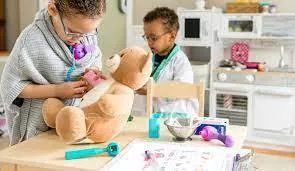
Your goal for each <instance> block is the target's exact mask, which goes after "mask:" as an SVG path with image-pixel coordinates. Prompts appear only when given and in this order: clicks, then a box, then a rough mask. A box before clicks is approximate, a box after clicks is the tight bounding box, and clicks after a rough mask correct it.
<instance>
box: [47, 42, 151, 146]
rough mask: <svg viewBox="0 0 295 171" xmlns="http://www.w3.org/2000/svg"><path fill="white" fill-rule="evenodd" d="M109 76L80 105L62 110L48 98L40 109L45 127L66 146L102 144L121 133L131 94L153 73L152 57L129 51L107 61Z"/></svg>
mask: <svg viewBox="0 0 295 171" xmlns="http://www.w3.org/2000/svg"><path fill="white" fill-rule="evenodd" d="M106 66H107V69H108V70H109V72H110V74H109V75H110V76H108V77H107V79H105V80H101V81H100V82H99V84H97V85H96V86H95V87H94V88H92V89H91V90H90V91H88V92H87V93H86V94H85V95H84V96H83V97H82V101H81V103H80V105H79V106H78V107H75V106H65V105H64V104H63V102H62V100H60V99H57V98H49V99H47V100H45V102H44V104H43V106H42V113H43V117H44V120H45V123H46V124H47V125H48V126H49V127H51V128H55V129H56V132H57V134H58V135H59V136H60V137H61V138H62V139H63V140H64V141H65V142H66V143H69V144H75V143H79V142H83V141H84V142H85V140H87V142H90V143H103V142H106V141H109V140H110V139H113V138H114V137H115V136H117V135H118V134H119V133H120V131H121V130H122V129H123V127H124V125H125V124H126V123H127V120H128V117H129V115H130V112H131V108H132V105H133V101H134V91H135V90H138V89H139V88H141V87H143V86H144V85H145V84H146V83H147V81H148V79H149V77H150V75H151V72H152V54H151V53H147V52H146V51H145V50H144V49H143V48H140V47H129V48H125V49H123V50H122V51H120V52H119V53H118V54H117V55H114V56H112V57H110V58H108V59H107V61H106Z"/></svg>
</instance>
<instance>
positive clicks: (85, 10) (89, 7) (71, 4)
mask: <svg viewBox="0 0 295 171" xmlns="http://www.w3.org/2000/svg"><path fill="white" fill-rule="evenodd" d="M55 5H56V8H57V9H58V11H59V13H60V15H62V16H67V17H68V16H72V15H75V14H81V15H84V16H87V17H89V18H93V17H95V16H99V15H102V14H104V13H105V11H106V1H105V0H55Z"/></svg>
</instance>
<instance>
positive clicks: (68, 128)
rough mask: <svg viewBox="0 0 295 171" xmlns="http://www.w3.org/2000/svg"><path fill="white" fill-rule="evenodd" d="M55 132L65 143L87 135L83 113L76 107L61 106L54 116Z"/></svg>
mask: <svg viewBox="0 0 295 171" xmlns="http://www.w3.org/2000/svg"><path fill="white" fill-rule="evenodd" d="M56 132H57V134H58V135H59V136H60V137H61V138H62V139H63V140H64V141H66V142H67V143H72V142H76V141H78V140H79V139H83V138H84V137H86V136H87V131H86V123H85V115H84V112H83V111H82V110H81V109H80V108H78V107H72V106H67V107H64V108H62V110H61V111H60V112H59V113H58V115H57V117H56Z"/></svg>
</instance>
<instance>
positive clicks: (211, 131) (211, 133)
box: [200, 126, 234, 147]
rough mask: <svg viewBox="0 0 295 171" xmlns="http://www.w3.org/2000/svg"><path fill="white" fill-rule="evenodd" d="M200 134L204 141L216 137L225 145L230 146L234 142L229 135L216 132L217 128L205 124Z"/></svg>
mask: <svg viewBox="0 0 295 171" xmlns="http://www.w3.org/2000/svg"><path fill="white" fill-rule="evenodd" d="M200 135H201V136H202V138H203V139H204V140H205V141H210V140H213V139H217V140H219V141H221V142H223V144H224V145H225V146H226V147H231V146H232V145H233V144H234V142H233V139H232V138H231V137H230V136H228V135H224V134H220V133H218V132H217V129H216V128H214V127H212V126H205V127H204V128H203V129H202V131H200Z"/></svg>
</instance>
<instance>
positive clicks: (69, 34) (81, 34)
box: [59, 15, 98, 38]
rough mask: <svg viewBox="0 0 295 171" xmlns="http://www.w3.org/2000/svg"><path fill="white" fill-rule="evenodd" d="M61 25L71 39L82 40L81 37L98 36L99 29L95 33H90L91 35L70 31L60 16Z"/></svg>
mask: <svg viewBox="0 0 295 171" xmlns="http://www.w3.org/2000/svg"><path fill="white" fill-rule="evenodd" d="M59 18H60V21H61V24H62V26H63V29H64V32H65V34H66V36H68V37H71V38H80V37H87V36H95V35H97V34H98V28H96V29H95V30H94V31H92V32H90V33H72V32H70V31H69V29H68V28H67V27H66V26H65V24H64V22H63V20H62V18H61V16H60V15H59Z"/></svg>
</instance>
